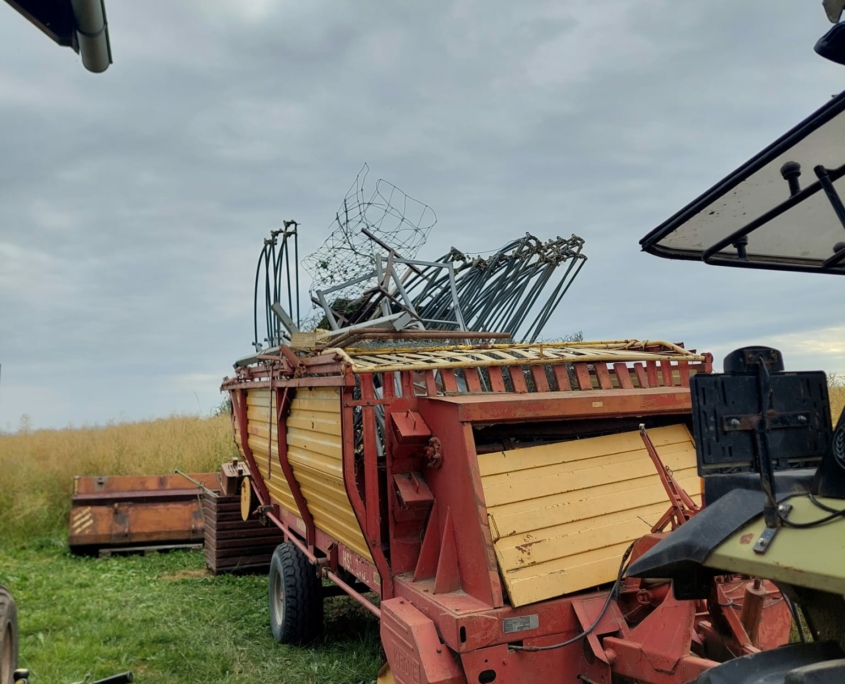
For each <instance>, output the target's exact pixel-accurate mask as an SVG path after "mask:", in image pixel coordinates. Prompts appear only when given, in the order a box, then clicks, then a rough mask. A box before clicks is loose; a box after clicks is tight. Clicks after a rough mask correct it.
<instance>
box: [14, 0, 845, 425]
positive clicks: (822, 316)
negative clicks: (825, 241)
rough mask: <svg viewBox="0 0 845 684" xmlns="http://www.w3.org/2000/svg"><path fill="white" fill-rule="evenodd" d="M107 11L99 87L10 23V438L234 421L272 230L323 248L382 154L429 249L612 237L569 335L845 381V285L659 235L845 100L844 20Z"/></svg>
mask: <svg viewBox="0 0 845 684" xmlns="http://www.w3.org/2000/svg"><path fill="white" fill-rule="evenodd" d="M106 5H107V9H108V15H109V30H110V34H111V41H112V51H113V56H114V64H113V65H112V66H111V67H110V68H109V70H108V71H107V72H106V73H104V74H100V75H95V74H91V73H88V72H86V71H85V70H84V69H83V68H82V66H81V64H80V62H79V59H78V57H77V56H76V55H74V54H73V53H72V52H71V51H70V50H67V49H60V48H59V47H57V46H55V45H54V44H53V43H52V42H51V41H49V40H48V39H47V38H46V37H45V36H43V35H42V34H41V33H40V32H39V31H38V30H37V29H35V28H34V27H33V26H31V25H29V24H28V23H27V22H26V21H24V20H23V19H22V18H21V17H20V16H19V15H17V13H15V12H14V11H13V10H12V9H11V8H9V7H7V6H5V5H3V6H0V126H2V132H3V137H2V155H1V156H0V363H2V378H1V379H0V429H6V430H9V429H11V430H14V429H16V428H17V427H18V424H19V421H20V416H21V415H22V414H28V415H29V416H30V417H31V421H32V424H33V426H34V427H62V426H65V425H67V424H74V425H80V424H84V423H88V424H94V423H103V422H106V421H108V420H112V419H114V420H135V419H141V418H148V417H155V416H164V415H168V414H170V413H171V412H174V411H179V412H197V411H200V412H203V413H207V412H209V411H210V410H211V409H212V408H213V407H214V406H216V405H217V404H219V403H220V401H221V399H222V397H221V396H220V394H219V390H218V388H219V385H220V381H221V379H222V378H223V376H224V375H226V374H227V373H228V372H229V371H230V369H231V364H232V362H233V360H234V359H236V358H237V357H239V356H243V355H244V354H246V353H248V352H249V351H250V342H251V340H252V330H251V326H252V278H253V275H254V269H255V262H256V260H257V257H258V253H259V251H260V248H261V245H262V240H263V238H264V237H265V236H266V235H267V233H268V231H269V230H271V229H273V228H276V227H279V226H280V224H281V221H282V220H283V219H286V218H295V219H297V220H298V221H300V222H301V224H302V227H303V228H302V230H303V243H304V244H303V245H302V251H303V253H308V252H309V251H312V250H313V249H314V248H316V247H317V246H318V245H319V244H320V243H321V242H322V240H323V239H325V237H326V235H327V234H328V230H327V228H328V226H329V224H330V222H331V220H332V217H333V215H334V212H335V210H336V208H337V206H338V204H339V203H340V201H341V200H342V198H343V196H344V195H345V193H346V191H347V189H348V188H349V186H350V184H351V183H352V182H353V180H354V178H355V175H356V173H357V172H358V170H359V169H360V168H361V166H362V164H363V163H364V162H366V163H368V164H369V167H370V179H371V180H372V181H375V179H377V178H384V179H386V180H389V181H391V182H392V183H395V184H396V185H398V186H399V187H400V188H402V189H403V190H405V191H406V192H408V193H409V194H410V195H412V196H414V197H416V198H418V199H420V200H422V201H424V202H426V203H428V204H429V205H430V206H431V207H433V208H434V210H435V211H436V212H437V217H438V224H437V226H436V227H435V229H434V231H433V232H432V234H431V236H430V239H429V242H428V245H426V246H425V247H424V248H423V249H422V251H421V252H420V256H425V257H429V258H434V257H436V256H439V255H440V254H441V253H443V252H445V251H446V250H447V249H448V247H449V246H451V245H454V246H455V247H457V248H459V249H461V250H464V251H469V252H472V251H482V250H488V249H492V248H495V247H498V246H500V245H501V244H503V243H504V242H505V241H506V240H508V239H509V238H511V237H515V236H519V235H522V234H524V233H525V232H526V231H530V232H531V233H533V234H535V235H537V236H538V237H540V238H542V239H547V238H550V237H554V236H556V235H563V236H568V235H570V234H571V233H577V234H578V235H580V236H581V237H583V238H584V239H585V240H586V247H585V252H586V253H587V254H588V256H589V261H588V263H587V265H586V266H585V268H584V269H583V271H582V273H581V276H580V277H579V278H578V280H577V281H576V283H575V284H574V285H573V287H572V289H571V290H570V293H569V294H568V295H567V298H566V299H565V300H564V303H563V305H562V306H561V308H560V309H559V310H558V312H557V313H556V315H555V316H554V318H553V319H552V321H551V323H550V324H549V326H548V327H547V328H546V331H545V334H546V335H547V336H552V337H553V336H558V335H563V334H566V333H570V332H574V331H577V330H581V331H583V333H584V335H585V337H586V338H587V339H591V338H592V339H621V338H629V337H639V338H651V339H667V340H672V341H684V342H685V343H686V344H687V346H689V347H694V348H697V349H699V350H709V351H712V352H714V353H715V354H716V357H717V359H718V360H721V358H722V356H724V354H725V353H727V352H728V351H730V350H731V349H732V348H735V347H737V346H740V345H742V344H745V343H748V342H763V343H768V344H773V345H775V346H779V347H780V348H782V349H783V351H784V352H785V355H786V362H787V364H788V366H789V367H791V368H794V369H816V368H821V369H824V370H828V371H835V372H840V373H845V325H843V319H842V314H843V303H842V302H843V298H842V292H843V289H842V288H843V287H845V281H842V280H840V279H837V278H835V277H831V276H825V277H821V276H810V275H794V274H793V275H790V274H777V273H763V272H760V273H755V272H750V271H744V270H734V269H721V268H714V267H707V266H703V265H700V264H690V263H677V262H672V261H667V260H664V259H659V258H657V257H653V256H649V255H646V254H643V253H641V252H640V251H639V245H638V241H639V239H640V238H641V237H642V236H643V235H645V234H646V233H647V232H648V231H649V230H651V229H652V228H653V227H654V226H656V225H657V224H659V223H660V222H662V221H663V220H664V219H665V218H667V217H668V216H669V215H671V214H673V213H674V212H675V211H677V210H678V209H680V208H681V207H682V206H683V205H685V204H686V203H688V202H689V201H690V200H692V199H694V198H695V197H696V196H697V195H699V194H700V193H701V192H703V191H704V190H706V189H707V188H708V187H710V186H711V185H712V184H713V183H714V182H716V181H718V180H719V179H721V178H722V177H723V176H724V175H726V174H727V173H728V172H730V171H731V170H733V169H734V168H735V167H737V166H738V165H739V164H741V163H742V162H744V161H745V160H746V159H748V158H749V157H750V156H752V155H753V154H755V153H756V152H757V151H759V150H760V149H761V148H763V147H764V146H766V145H767V144H768V143H769V142H771V141H772V140H774V139H775V138H776V137H778V136H779V135H780V134H782V133H783V132H785V131H786V130H787V129H789V128H791V127H792V126H793V125H794V124H796V123H797V122H798V121H799V120H801V119H802V118H804V117H805V116H806V115H808V114H809V113H810V112H812V111H813V110H815V109H816V108H818V107H819V106H821V105H822V104H824V103H825V101H826V100H827V99H829V98H830V96H831V95H833V94H835V93H837V92H839V91H840V90H841V89H842V83H843V80H845V68H843V67H837V66H836V65H834V64H832V63H829V62H826V61H825V60H823V59H821V58H820V57H818V56H816V55H815V54H814V52H813V49H812V48H813V44H814V43H815V41H816V40H817V39H818V37H819V36H820V35H821V34H822V33H824V32H825V31H826V30H827V29H828V26H829V24H828V23H827V20H826V18H825V15H824V12H823V10H822V8H821V3H820V2H815V1H813V2H795V0H765V1H764V0H748V1H746V2H737V1H736V0H710V1H708V2H684V3H679V2H677V1H668V0H667V1H660V0H638V1H637V0H630V1H629V0H608V1H606V2H596V1H593V2H585V1H582V2H574V1H572V0H570V1H568V2H566V1H561V0H555V1H552V2H539V1H536V2H534V1H532V2H519V3H515V2H501V1H498V0H497V1H495V2H493V1H491V0H485V1H484V2H481V1H480V0H477V1H475V2H471V1H458V2H446V1H443V2H415V3H386V2H380V3H376V2H366V1H357V2H340V1H339V0H332V1H322V2H321V1H319V0H309V1H308V2H290V1H284V2H283V1H281V0H280V1H269V0H261V1H259V0H244V1H243V2H233V1H231V0H229V1H226V2H224V1H222V0H219V1H218V0H195V1H194V2H188V1H186V0H181V1H180V2H172V0H171V1H169V2H165V1H157V2H153V1H152V0H144V2H136V1H133V0H107V2H106ZM719 365H721V363H720V362H719Z"/></svg>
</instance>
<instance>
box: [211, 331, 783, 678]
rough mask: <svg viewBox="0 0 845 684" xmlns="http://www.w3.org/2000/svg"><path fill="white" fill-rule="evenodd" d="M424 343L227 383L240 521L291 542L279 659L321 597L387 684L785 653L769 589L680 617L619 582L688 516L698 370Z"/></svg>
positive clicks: (299, 361) (581, 674)
mask: <svg viewBox="0 0 845 684" xmlns="http://www.w3.org/2000/svg"><path fill="white" fill-rule="evenodd" d="M425 334H426V333H423V332H418V333H415V334H414V335H408V339H407V340H406V339H403V334H402V333H396V334H391V336H390V337H391V339H390V340H389V341H385V340H384V338H383V337H381V338H378V339H376V340H372V339H371V340H369V341H368V340H366V339H365V340H364V341H363V342H360V343H359V344H362V345H369V346H360V347H356V348H349V347H347V348H324V349H319V348H317V347H307V346H305V345H303V346H302V347H299V348H297V347H296V346H293V344H282V345H280V346H279V347H278V348H277V349H274V350H268V351H267V352H263V353H259V354H257V355H256V356H255V357H253V358H252V359H250V360H247V361H245V362H243V363H242V364H239V366H238V367H237V369H236V375H235V376H234V377H232V378H227V379H226V380H225V381H224V383H223V389H224V390H226V391H228V392H229V394H230V396H231V399H232V419H233V426H234V432H235V440H236V442H237V445H238V449H239V450H240V453H241V456H242V458H243V459H244V460H245V461H246V463H247V464H248V466H249V477H248V478H247V479H245V480H244V484H243V486H242V503H243V509H242V511H243V513H244V514H245V515H249V516H260V517H263V518H264V519H266V520H267V521H268V522H271V523H272V524H274V525H276V526H278V527H279V528H280V529H281V530H282V532H283V533H284V536H285V539H286V542H285V543H284V544H282V545H281V546H279V548H278V549H277V551H276V553H275V554H274V558H273V564H272V567H271V570H270V604H271V611H270V612H271V623H272V627H273V632H274V635H275V636H276V638H277V639H278V640H279V641H281V642H283V643H307V642H309V641H311V640H312V639H313V638H314V637H316V636H317V634H318V633H319V631H320V629H321V626H322V591H323V589H322V581H321V579H324V578H327V579H329V580H331V581H332V582H334V583H335V584H336V585H337V586H338V587H340V588H341V589H342V590H343V591H345V592H346V593H347V594H349V595H350V596H351V597H352V598H354V599H355V600H356V601H358V602H359V603H360V604H362V605H363V606H365V607H366V608H367V609H368V610H370V611H371V612H372V613H373V614H375V615H376V616H378V617H379V619H380V621H381V637H382V642H383V646H384V651H385V654H386V656H387V661H388V665H389V668H386V673H385V674H384V678H385V680H386V681H389V678H391V677H392V679H393V680H394V681H396V682H399V683H402V684H410V683H411V682H413V683H418V682H419V683H423V682H426V683H435V682H438V683H440V682H442V683H446V682H453V683H458V682H470V683H475V682H481V683H489V682H500V683H501V682H526V681H548V682H570V681H583V682H600V683H603V684H610V682H611V679H612V678H615V679H613V681H618V680H619V678H622V681H624V680H625V679H629V680H632V681H633V680H636V681H642V682H652V683H655V684H675V683H678V684H680V683H682V682H686V681H689V680H691V679H694V678H695V677H697V676H698V675H699V674H700V673H701V672H703V671H704V670H706V669H707V668H709V667H711V666H713V665H715V664H716V662H718V661H721V660H724V659H726V658H730V657H732V656H734V655H741V654H745V653H753V652H756V651H757V650H759V649H767V648H772V647H775V646H778V645H780V644H783V643H785V642H786V641H787V640H788V636H789V627H790V623H791V615H790V613H789V610H788V608H787V607H786V605H785V604H784V602H783V601H782V600H781V597H780V595H779V593H778V592H777V590H776V589H775V588H774V587H773V586H772V585H769V584H767V583H757V584H756V585H755V584H753V583H752V582H750V581H748V579H747V578H740V577H734V576H724V577H718V578H716V580H714V582H713V593H712V598H711V600H709V601H702V600H698V601H681V600H677V599H675V598H674V596H673V594H672V591H671V590H670V586H671V585H670V583H669V582H668V581H666V580H648V579H629V578H625V577H624V570H625V566H626V563H627V562H630V560H632V559H635V558H637V557H639V556H640V555H642V554H643V553H644V552H645V551H647V550H648V549H649V548H651V547H652V546H653V545H654V544H656V543H657V542H658V541H659V540H660V539H661V538H662V537H663V534H664V533H663V529H664V528H666V526H667V524H668V523H669V522H670V521H671V522H672V526H673V527H674V526H675V525H676V524H680V523H681V522H683V520H684V519H685V516H686V515H691V514H693V513H694V511H695V510H697V507H698V506H699V505H701V503H702V502H701V495H700V480H699V477H698V473H697V470H696V456H695V447H694V444H693V441H692V438H691V436H690V427H691V415H690V405H691V404H690V392H689V382H690V376H691V375H693V374H695V373H710V372H711V361H712V358H711V356H710V355H709V354H699V353H695V352H693V351H689V350H686V349H684V348H683V346H680V345H677V344H670V343H667V342H654V341H637V340H623V341H611V342H574V343H555V344H540V343H532V344H495V343H484V344H469V343H467V344H454V342H455V341H457V340H460V339H461V338H462V334H461V333H460V332H454V333H449V335H450V336H451V338H452V342H453V344H452V345H451V346H449V345H447V344H444V343H443V340H442V339H439V340H433V341H432V346H420V345H421V342H420V339H419V338H420V337H423V336H425ZM431 335H432V337H433V338H443V337H445V334H444V333H440V334H437V333H431ZM479 335H480V334H478V333H468V334H466V335H464V337H465V338H471V339H478V337H479ZM364 337H365V338H366V335H364ZM412 337H413V340H412V339H411V338H412ZM491 337H493V336H491ZM295 341H296V339H295V340H294V342H295ZM438 342H439V343H440V344H438ZM435 345H437V346H435ZM641 426H642V429H641ZM650 452H652V453H650ZM655 465H658V467H655ZM671 492H675V493H678V492H680V493H682V494H683V496H681V497H678V496H675V497H674V498H673V499H672V501H673V502H674V503H672V506H673V507H674V508H672V509H670V514H667V507H668V506H669V503H670V497H667V493H671ZM685 492H689V495H687V494H686V493H685ZM682 501H683V502H686V508H687V510H686V511H685V509H684V505H685V504H683V503H681V502H682ZM673 511H674V512H675V513H674V515H673V514H672V513H673ZM667 531H668V530H667ZM745 604H747V605H745ZM744 605H745V608H743V606H744ZM387 670H389V671H387Z"/></svg>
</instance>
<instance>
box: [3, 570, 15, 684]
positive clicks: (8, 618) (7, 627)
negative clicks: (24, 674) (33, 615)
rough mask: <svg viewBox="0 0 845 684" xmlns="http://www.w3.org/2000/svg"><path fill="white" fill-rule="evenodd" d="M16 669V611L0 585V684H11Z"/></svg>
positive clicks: (9, 596)
mask: <svg viewBox="0 0 845 684" xmlns="http://www.w3.org/2000/svg"><path fill="white" fill-rule="evenodd" d="M17 668H18V611H17V608H16V607H15V599H13V598H12V594H11V593H9V590H8V589H6V587H4V586H3V585H2V584H0V684H13V682H14V678H13V677H12V673H13V672H14V671H15V670H16V669H17Z"/></svg>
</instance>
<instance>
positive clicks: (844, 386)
mask: <svg viewBox="0 0 845 684" xmlns="http://www.w3.org/2000/svg"><path fill="white" fill-rule="evenodd" d="M828 391H829V392H830V412H831V413H832V414H833V426H834V427H836V421H837V420H839V414H840V413H842V409H843V408H845V376H842V375H832V374H831V375H829V376H828Z"/></svg>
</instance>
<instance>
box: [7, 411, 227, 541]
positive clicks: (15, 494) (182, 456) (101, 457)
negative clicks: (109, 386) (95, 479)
mask: <svg viewBox="0 0 845 684" xmlns="http://www.w3.org/2000/svg"><path fill="white" fill-rule="evenodd" d="M235 453H236V451H235V446H234V443H233V441H232V429H231V423H230V421H229V417H228V416H226V415H221V416H215V417H212V418H200V417H197V416H171V417H170V418H164V419H161V420H150V421H143V422H139V423H111V424H108V425H105V426H103V427H90V428H88V427H86V428H79V429H71V428H68V429H64V430H33V431H25V432H18V433H15V434H0V538H7V539H22V538H31V537H39V536H48V535H54V534H56V533H59V532H62V531H64V530H65V529H66V528H67V521H68V514H69V512H70V498H71V493H72V489H73V476H74V475H165V474H167V473H172V472H173V471H174V470H175V469H176V468H179V469H180V470H182V471H184V472H211V471H215V470H217V468H219V467H220V464H221V463H223V462H224V461H227V460H229V459H230V458H231V457H232V456H233V455H234V454H235Z"/></svg>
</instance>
